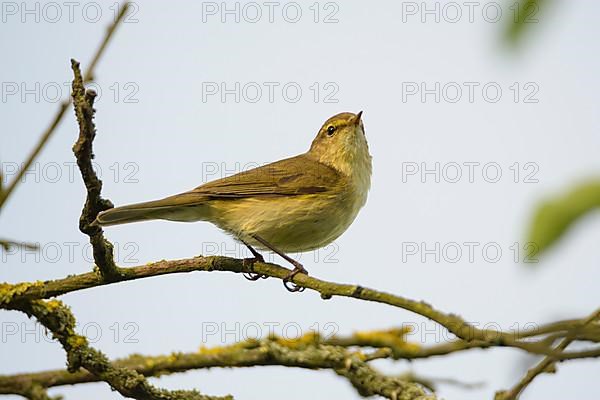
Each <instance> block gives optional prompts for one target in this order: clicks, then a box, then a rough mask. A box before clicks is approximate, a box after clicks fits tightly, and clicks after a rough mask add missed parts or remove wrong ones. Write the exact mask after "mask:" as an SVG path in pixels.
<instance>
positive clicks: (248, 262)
mask: <svg viewBox="0 0 600 400" xmlns="http://www.w3.org/2000/svg"><path fill="white" fill-rule="evenodd" d="M256 262H261V263H264V262H265V259H264V258H263V257H262V256H260V257H251V258H244V260H243V261H242V264H243V265H244V266H248V265H250V266H254V263H256ZM242 275H244V278H246V279H248V280H249V281H257V280H259V279H261V278H262V279H267V278H268V276H267V275H264V274H259V273H256V272H244V273H243V274H242Z"/></svg>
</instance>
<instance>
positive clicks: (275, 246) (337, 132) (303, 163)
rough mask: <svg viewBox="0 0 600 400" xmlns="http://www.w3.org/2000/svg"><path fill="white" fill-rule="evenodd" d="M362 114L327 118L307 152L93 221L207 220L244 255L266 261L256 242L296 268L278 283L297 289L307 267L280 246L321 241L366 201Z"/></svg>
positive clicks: (301, 247) (310, 246) (291, 249)
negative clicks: (246, 251) (239, 244)
mask: <svg viewBox="0 0 600 400" xmlns="http://www.w3.org/2000/svg"><path fill="white" fill-rule="evenodd" d="M361 116H362V111H361V112H359V113H358V114H353V113H349V112H344V113H340V114H337V115H334V116H333V117H331V118H329V119H328V120H327V121H325V123H324V124H323V126H322V127H321V129H320V130H319V132H318V133H317V136H316V138H315V139H314V140H313V142H312V145H311V146H310V149H309V150H308V151H307V152H306V153H303V154H300V155H298V156H295V157H291V158H287V159H284V160H280V161H276V162H273V163H271V164H267V165H264V166H261V167H258V168H254V169H251V170H248V171H244V172H241V173H238V174H236V175H233V176H229V177H226V178H222V179H218V180H215V181H211V182H208V183H205V184H203V185H201V186H198V187H197V188H195V189H193V190H190V191H188V192H184V193H180V194H176V195H174V196H170V197H166V198H164V199H161V200H155V201H149V202H145V203H137V204H131V205H126V206H122V207H116V208H112V209H109V210H106V211H103V212H101V213H100V214H99V215H98V217H97V219H96V223H97V224H99V225H103V226H109V225H118V224H126V223H130V222H138V221H146V220H156V219H162V220H169V221H181V222H194V221H208V222H211V223H213V224H214V225H216V226H217V227H219V228H220V229H222V230H224V231H225V232H227V233H229V234H231V235H232V236H233V237H234V238H236V239H237V240H239V241H241V242H242V243H243V244H244V245H246V246H247V247H248V249H249V250H250V252H251V253H252V255H253V258H250V259H247V261H249V262H256V261H259V262H264V258H263V257H262V255H261V254H260V253H259V252H258V251H257V250H255V248H258V249H261V250H271V251H273V252H274V253H277V254H279V255H280V256H281V257H283V258H284V259H285V260H287V261H288V262H290V263H291V264H292V265H293V266H294V269H293V271H291V273H290V274H289V275H288V276H287V277H286V278H285V279H284V285H285V287H286V288H287V289H288V290H290V291H301V290H303V288H300V287H299V286H297V285H293V284H292V283H290V282H291V281H292V278H293V277H294V276H295V275H296V274H298V273H304V274H308V271H307V270H306V269H304V267H303V266H302V264H300V263H299V262H298V261H296V260H294V259H293V258H291V257H289V256H287V254H286V253H297V252H303V251H310V250H315V249H318V248H321V247H324V246H327V245H328V244H329V243H331V242H333V241H334V240H335V239H337V238H338V237H339V236H340V235H341V234H342V233H344V232H345V231H346V229H348V227H349V226H350V224H351V223H352V222H353V221H354V219H355V218H356V216H357V214H358V211H359V210H360V209H361V208H362V207H363V206H364V205H365V203H366V201H367V193H368V191H369V188H370V186H371V170H372V167H371V155H370V154H369V147H368V144H367V140H366V137H365V132H364V125H363V122H362V120H361ZM247 277H248V279H251V280H256V279H258V278H259V277H260V276H259V275H256V274H250V275H249V276H247ZM288 283H289V286H288Z"/></svg>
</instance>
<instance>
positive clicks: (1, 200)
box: [0, 3, 129, 209]
mask: <svg viewBox="0 0 600 400" xmlns="http://www.w3.org/2000/svg"><path fill="white" fill-rule="evenodd" d="M128 9H129V3H125V4H123V6H122V7H121V11H120V12H119V15H118V16H117V18H116V19H115V21H114V22H113V23H112V24H111V26H110V27H109V28H108V30H107V31H106V35H105V36H104V40H102V43H101V44H100V47H98V50H96V53H95V54H94V57H93V58H92V61H91V63H90V66H89V68H88V69H87V71H86V72H85V75H84V82H86V83H87V82H89V81H90V80H92V79H93V77H94V72H95V68H96V65H97V64H98V61H99V60H100V58H101V57H102V55H103V54H104V50H105V49H106V47H107V46H108V43H109V42H110V39H111V38H112V37H113V34H114V33H115V30H116V29H117V26H118V25H119V23H120V22H121V21H122V20H123V18H124V17H125V15H126V13H127V10H128ZM70 102H71V101H70V99H69V100H65V101H63V102H61V103H60V106H59V108H58V112H57V113H56V115H55V116H54V118H53V119H52V121H51V122H50V125H49V126H48V127H47V128H46V130H45V131H44V132H43V133H42V136H41V137H40V139H39V141H38V143H37V145H36V146H35V148H34V149H33V150H32V151H31V153H30V154H29V157H27V160H26V161H25V162H24V163H23V165H22V166H21V168H20V169H19V171H18V173H17V175H16V176H15V177H14V179H13V180H12V181H11V182H10V184H8V186H7V187H5V188H3V190H1V191H0V209H2V206H3V205H4V204H5V203H6V200H8V198H9V197H10V195H11V194H12V192H13V191H14V190H15V187H16V186H17V185H18V184H19V182H20V181H21V179H22V178H23V175H24V174H25V172H26V171H27V170H28V169H29V167H30V166H31V164H32V163H33V161H34V160H35V159H36V158H37V156H38V155H39V154H40V152H41V151H42V149H43V148H44V146H46V143H47V142H48V140H49V139H50V137H52V134H53V133H54V132H55V131H56V128H57V127H58V125H59V124H60V122H61V121H62V118H63V116H64V115H65V111H67V108H69V104H70Z"/></svg>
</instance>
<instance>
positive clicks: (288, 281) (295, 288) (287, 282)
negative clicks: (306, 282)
mask: <svg viewBox="0 0 600 400" xmlns="http://www.w3.org/2000/svg"><path fill="white" fill-rule="evenodd" d="M294 267H295V268H294V270H293V271H292V272H290V274H289V275H288V276H286V277H285V278H283V286H285V288H286V289H287V290H288V292H292V293H295V292H304V290H305V289H306V288H305V287H304V286H300V285H298V284H295V283H293V282H292V279H293V278H294V276H296V275H297V274H300V273H302V274H306V275H308V271H307V270H305V269H304V267H303V266H302V265H301V264H295V265H294Z"/></svg>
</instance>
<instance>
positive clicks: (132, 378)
mask: <svg viewBox="0 0 600 400" xmlns="http://www.w3.org/2000/svg"><path fill="white" fill-rule="evenodd" d="M13 309H15V310H19V311H22V312H24V313H26V314H27V315H28V316H30V317H31V316H34V317H35V318H36V319H37V320H38V321H39V322H40V323H41V324H42V325H43V326H45V327H46V328H47V329H48V330H50V331H51V332H52V334H53V337H54V338H55V339H57V340H58V341H59V342H60V344H61V345H62V346H63V348H64V349H65V352H66V353H67V366H68V368H67V371H68V372H77V371H78V370H79V369H80V368H81V367H83V368H85V369H86V370H88V371H89V372H90V373H92V374H94V375H95V376H96V377H98V380H102V381H105V382H107V383H108V384H109V385H110V386H111V387H112V388H113V389H114V390H116V391H118V392H119V393H120V394H122V395H123V396H125V397H130V398H134V399H144V400H147V399H152V400H232V399H233V397H231V396H226V397H212V396H205V395H202V394H200V393H199V392H197V391H195V390H193V391H172V392H171V391H167V390H164V389H158V388H156V387H154V386H152V385H151V384H150V383H149V382H148V381H147V380H146V378H145V377H144V376H143V375H141V374H139V373H137V372H135V371H133V370H130V369H127V368H123V367H118V366H113V365H112V364H111V363H110V362H109V361H108V359H107V358H106V356H105V355H104V354H103V353H101V352H100V351H98V350H96V349H94V348H92V347H90V346H89V345H88V342H87V339H86V338H85V337H84V336H80V335H77V334H76V333H75V317H74V316H73V314H72V313H71V311H70V310H69V308H68V307H66V306H65V305H63V304H62V302H60V301H58V300H51V301H41V300H35V301H24V302H20V303H16V304H13ZM12 384H13V385H14V386H15V388H16V389H17V390H15V392H16V391H19V393H18V394H22V395H27V394H28V393H30V392H31V390H32V389H34V388H39V387H40V386H43V385H40V384H39V382H32V385H23V381H16V382H12Z"/></svg>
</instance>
